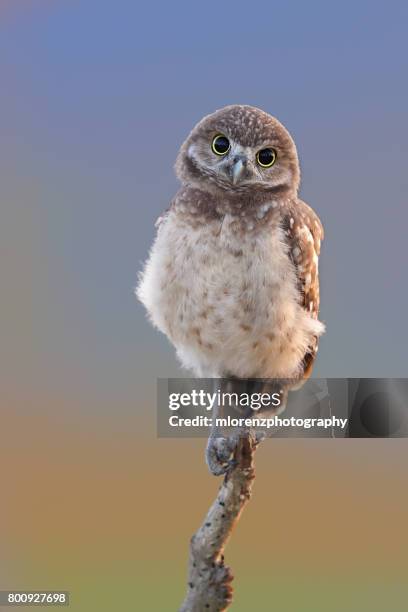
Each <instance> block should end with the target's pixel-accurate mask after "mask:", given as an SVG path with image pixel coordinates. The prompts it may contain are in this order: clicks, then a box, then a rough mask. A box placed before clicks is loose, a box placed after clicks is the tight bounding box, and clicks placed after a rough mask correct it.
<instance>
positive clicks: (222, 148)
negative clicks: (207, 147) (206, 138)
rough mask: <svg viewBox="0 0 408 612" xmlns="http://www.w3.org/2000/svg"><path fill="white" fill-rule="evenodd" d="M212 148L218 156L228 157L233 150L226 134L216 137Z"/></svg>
mask: <svg viewBox="0 0 408 612" xmlns="http://www.w3.org/2000/svg"><path fill="white" fill-rule="evenodd" d="M211 148H212V150H213V151H214V153H215V154H216V155H226V154H227V153H228V151H229V150H230V148H231V145H230V141H229V140H228V138H227V137H226V136H224V134H217V136H214V138H213V141H212V143H211Z"/></svg>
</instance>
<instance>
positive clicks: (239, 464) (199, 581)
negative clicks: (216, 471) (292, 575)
mask: <svg viewBox="0 0 408 612" xmlns="http://www.w3.org/2000/svg"><path fill="white" fill-rule="evenodd" d="M257 445H258V442H257V440H256V438H255V436H254V435H253V434H252V433H250V432H246V433H245V434H243V435H242V437H241V438H240V439H239V442H238V445H237V448H236V450H235V453H234V460H235V464H234V467H232V468H231V469H230V470H229V471H228V472H227V473H226V475H225V476H224V481H223V483H222V485H221V487H220V489H219V491H218V495H217V498H216V499H215V501H214V503H213V504H212V506H211V508H210V509H209V511H208V513H207V516H206V517H205V520H204V522H203V524H202V525H201V527H200V528H199V529H198V531H197V532H196V533H195V534H194V535H193V537H192V538H191V542H190V560H189V569H188V591H187V595H186V598H185V600H184V602H183V604H182V606H181V608H180V610H179V612H220V611H222V610H226V609H227V608H228V606H229V604H230V603H231V601H232V586H231V581H232V579H233V576H232V573H231V570H230V568H229V567H227V566H226V565H224V555H223V551H224V548H225V545H226V543H227V541H228V538H229V536H230V535H231V532H232V529H233V527H234V525H235V524H236V523H237V522H238V520H239V517H240V515H241V512H242V510H243V508H244V506H245V505H246V504H247V502H248V501H249V499H250V497H251V492H252V484H253V480H254V478H255V471H254V453H255V450H256V447H257Z"/></svg>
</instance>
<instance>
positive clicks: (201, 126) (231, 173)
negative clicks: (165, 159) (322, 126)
mask: <svg viewBox="0 0 408 612" xmlns="http://www.w3.org/2000/svg"><path fill="white" fill-rule="evenodd" d="M176 173H177V176H178V177H179V178H180V180H181V181H183V182H184V183H192V184H195V185H197V186H198V187H201V188H202V189H205V188H206V187H209V186H210V185H212V186H213V187H214V186H216V187H219V188H222V189H225V190H228V191H230V192H233V191H237V192H240V193H242V192H243V191H249V190H254V189H265V190H290V191H294V192H296V191H297V189H298V186H299V176H300V171H299V160H298V156H297V152H296V147H295V143H294V142H293V140H292V138H291V136H290V134H289V132H288V131H287V130H286V128H285V127H284V126H283V125H282V124H281V123H279V121H278V120H277V119H275V118H274V117H272V116H271V115H268V113H265V112H264V111H261V110H259V109H258V108H254V107H253V106H242V105H234V106H226V107H225V108H223V109H221V110H218V111H216V112H215V113H213V114H212V115H208V116H207V117H204V119H202V120H201V121H200V122H199V123H198V124H197V125H196V126H195V128H194V129H193V130H192V132H191V133H190V135H189V136H188V138H187V140H186V141H185V142H184V143H183V145H182V147H181V149H180V152H179V154H178V157H177V162H176Z"/></svg>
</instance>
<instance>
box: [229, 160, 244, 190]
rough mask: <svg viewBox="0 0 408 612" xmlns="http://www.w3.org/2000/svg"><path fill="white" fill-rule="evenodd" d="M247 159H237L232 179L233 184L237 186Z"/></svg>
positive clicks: (233, 166) (233, 167) (232, 169)
mask: <svg viewBox="0 0 408 612" xmlns="http://www.w3.org/2000/svg"><path fill="white" fill-rule="evenodd" d="M245 161H246V160H245V157H236V158H235V159H234V163H233V165H232V168H231V179H232V184H233V185H236V184H237V183H238V181H239V180H240V178H241V175H242V172H243V170H244V168H245Z"/></svg>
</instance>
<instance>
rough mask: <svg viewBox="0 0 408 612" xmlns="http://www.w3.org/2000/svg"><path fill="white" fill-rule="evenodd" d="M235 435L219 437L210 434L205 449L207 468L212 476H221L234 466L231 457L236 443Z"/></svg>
mask: <svg viewBox="0 0 408 612" xmlns="http://www.w3.org/2000/svg"><path fill="white" fill-rule="evenodd" d="M237 441H238V440H237V439H236V438H235V437H230V438H221V437H214V436H210V438H209V440H208V444H207V449H206V461H207V465H208V469H209V470H210V472H211V474H213V475H214V476H222V474H225V473H226V472H228V471H229V470H230V469H232V468H233V467H235V465H236V461H235V460H234V459H231V455H232V454H233V452H234V450H235V448H236V445H237Z"/></svg>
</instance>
